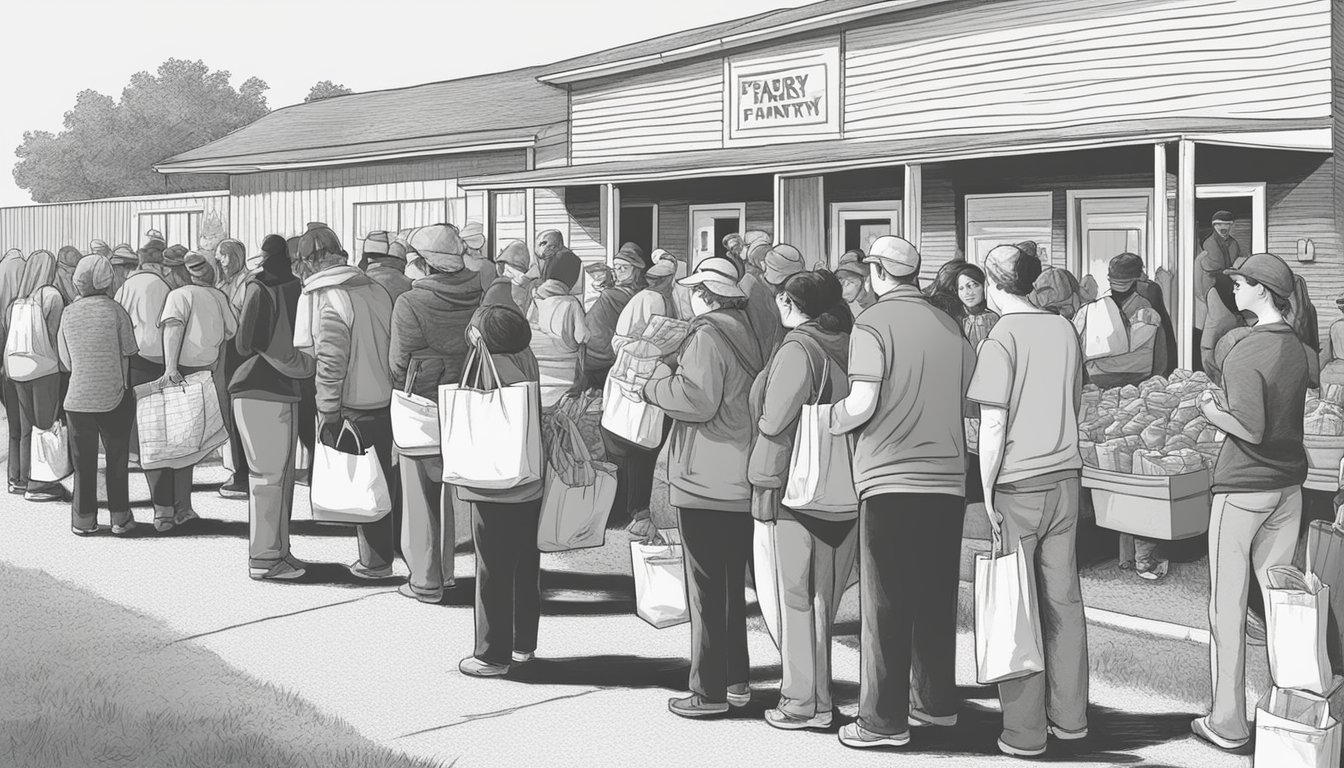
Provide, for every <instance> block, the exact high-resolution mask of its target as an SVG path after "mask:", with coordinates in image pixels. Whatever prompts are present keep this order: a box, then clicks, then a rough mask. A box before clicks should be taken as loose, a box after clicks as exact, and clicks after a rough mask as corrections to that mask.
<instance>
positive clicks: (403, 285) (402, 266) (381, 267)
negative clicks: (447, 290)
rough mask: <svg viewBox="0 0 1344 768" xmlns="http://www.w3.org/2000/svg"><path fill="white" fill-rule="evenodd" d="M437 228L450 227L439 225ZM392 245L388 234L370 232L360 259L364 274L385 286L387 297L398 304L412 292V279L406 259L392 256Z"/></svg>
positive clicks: (403, 256) (365, 239)
mask: <svg viewBox="0 0 1344 768" xmlns="http://www.w3.org/2000/svg"><path fill="white" fill-rule="evenodd" d="M436 226H450V225H447V224H439V225H436ZM391 249H392V243H390V242H388V235H387V233H386V232H370V233H369V236H368V237H366V238H364V253H363V255H362V256H361V257H360V261H362V262H363V266H362V267H361V268H362V269H363V270H364V273H365V274H367V275H368V276H369V279H371V280H373V282H375V283H377V284H379V285H381V286H383V290H385V291H387V295H388V296H390V297H391V298H392V303H394V304H395V303H396V301H397V299H398V298H400V297H401V295H402V294H403V293H405V292H407V291H409V290H411V278H409V277H407V276H406V257H405V255H404V254H403V255H402V257H401V258H397V257H396V256H395V255H393V254H392V250H391Z"/></svg>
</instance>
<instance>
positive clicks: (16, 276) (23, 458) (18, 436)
mask: <svg viewBox="0 0 1344 768" xmlns="http://www.w3.org/2000/svg"><path fill="white" fill-rule="evenodd" d="M26 263H27V258H26V257H25V256H24V255H23V251H20V250H19V249H18V248H10V249H9V250H8V251H5V256H4V258H3V259H0V352H3V351H4V345H5V341H6V339H7V338H8V336H9V308H10V306H11V305H13V303H14V300H15V299H17V298H19V287H20V286H21V285H22V283H23V268H24V265H25V264H26ZM0 400H3V402H4V404H5V420H6V421H7V422H8V426H9V452H8V453H7V454H5V455H6V456H8V459H7V460H6V464H7V465H8V466H7V471H8V475H9V492H10V493H11V494H16V495H23V493H24V492H25V491H27V490H28V470H29V468H30V466H31V459H32V454H31V450H32V439H31V438H32V433H31V431H30V432H29V433H28V434H24V432H23V427H22V423H21V422H22V415H21V414H20V411H19V396H18V394H17V392H16V391H15V388H14V382H13V381H12V380H11V379H10V378H9V376H8V375H7V374H6V373H5V371H4V356H3V355H0Z"/></svg>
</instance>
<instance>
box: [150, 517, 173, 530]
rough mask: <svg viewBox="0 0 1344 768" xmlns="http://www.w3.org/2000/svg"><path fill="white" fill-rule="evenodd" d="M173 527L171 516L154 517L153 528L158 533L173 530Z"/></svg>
mask: <svg viewBox="0 0 1344 768" xmlns="http://www.w3.org/2000/svg"><path fill="white" fill-rule="evenodd" d="M174 527H176V526H175V525H174V524H173V518H171V517H156V518H154V530H156V531H158V532H159V533H168V532H169V531H171V530H173V528H174Z"/></svg>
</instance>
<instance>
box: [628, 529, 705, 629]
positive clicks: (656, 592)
mask: <svg viewBox="0 0 1344 768" xmlns="http://www.w3.org/2000/svg"><path fill="white" fill-rule="evenodd" d="M659 533H660V534H661V533H663V532H662V531H660V532H659ZM630 566H631V570H632V571H633V572H634V576H635V613H636V615H638V616H639V618H641V619H643V620H644V621H646V622H648V623H649V624H651V625H652V626H654V627H655V628H657V629H666V628H667V627H673V626H676V625H678V624H685V623H686V622H688V621H690V620H691V614H690V610H689V609H688V608H687V607H686V566H685V563H684V562H683V561H682V546H681V544H678V543H670V542H667V541H664V540H662V538H661V536H660V537H658V538H656V539H655V540H652V541H632V542H630Z"/></svg>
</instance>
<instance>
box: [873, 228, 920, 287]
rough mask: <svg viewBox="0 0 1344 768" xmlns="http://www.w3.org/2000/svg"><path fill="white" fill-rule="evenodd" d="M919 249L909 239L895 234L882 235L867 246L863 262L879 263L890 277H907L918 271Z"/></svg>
mask: <svg viewBox="0 0 1344 768" xmlns="http://www.w3.org/2000/svg"><path fill="white" fill-rule="evenodd" d="M920 261H921V259H920V256H919V249H918V248H916V247H915V246H914V244H913V243H911V242H910V241H909V240H905V239H903V238H900V237H896V236H895V235H883V236H882V237H879V238H877V239H876V240H874V241H873V244H872V245H870V246H868V255H867V256H865V257H863V263H864V264H881V265H882V269H884V270H886V272H887V274H888V275H891V276H892V277H909V276H910V275H913V274H917V273H918V272H919V265H920Z"/></svg>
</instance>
